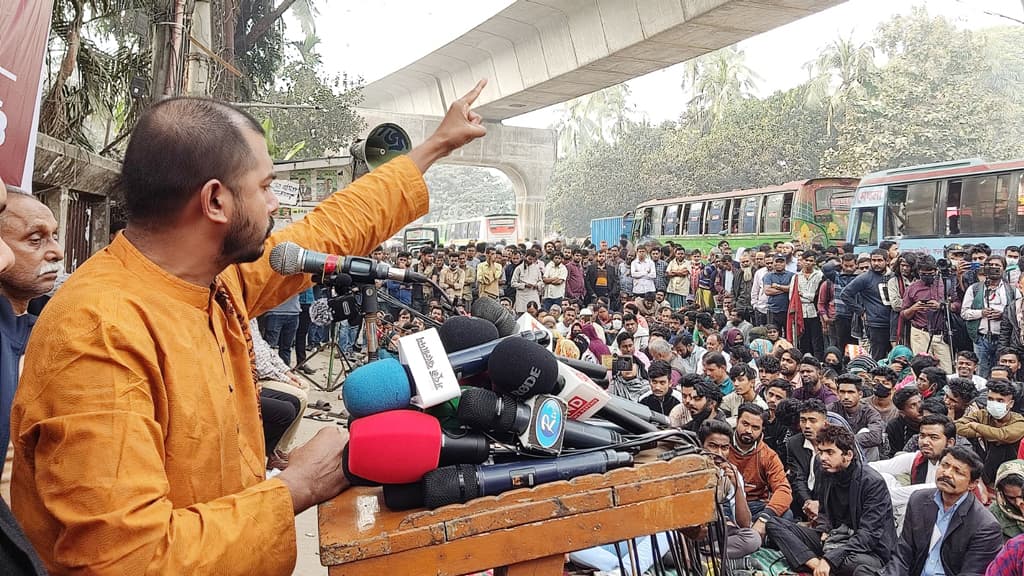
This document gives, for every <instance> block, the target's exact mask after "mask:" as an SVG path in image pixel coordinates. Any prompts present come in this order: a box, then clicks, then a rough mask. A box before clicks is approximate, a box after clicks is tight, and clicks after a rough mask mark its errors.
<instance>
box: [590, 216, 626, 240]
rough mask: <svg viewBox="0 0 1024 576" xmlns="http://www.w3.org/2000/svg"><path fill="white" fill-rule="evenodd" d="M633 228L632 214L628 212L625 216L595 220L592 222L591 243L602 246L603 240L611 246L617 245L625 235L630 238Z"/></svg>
mask: <svg viewBox="0 0 1024 576" xmlns="http://www.w3.org/2000/svg"><path fill="white" fill-rule="evenodd" d="M632 228H633V213H632V212H627V213H626V215H625V216H610V217H608V218H594V219H593V220H591V221H590V241H591V242H593V243H594V246H600V245H601V241H602V240H603V241H605V242H607V243H608V245H609V246H611V245H613V244H617V243H618V242H619V237H620V236H622V235H623V234H626V235H627V236H628V235H629V233H630V230H632Z"/></svg>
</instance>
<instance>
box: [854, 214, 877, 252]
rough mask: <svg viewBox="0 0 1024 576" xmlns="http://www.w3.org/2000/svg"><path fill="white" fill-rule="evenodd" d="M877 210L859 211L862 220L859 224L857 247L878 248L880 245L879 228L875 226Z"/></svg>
mask: <svg viewBox="0 0 1024 576" xmlns="http://www.w3.org/2000/svg"><path fill="white" fill-rule="evenodd" d="M875 210H876V209H875V208H862V209H861V210H860V211H859V214H858V216H859V218H860V220H859V221H858V222H857V238H856V239H855V242H854V243H855V244H856V245H857V246H877V245H878V226H876V225H875V221H876V216H877V214H876V212H875Z"/></svg>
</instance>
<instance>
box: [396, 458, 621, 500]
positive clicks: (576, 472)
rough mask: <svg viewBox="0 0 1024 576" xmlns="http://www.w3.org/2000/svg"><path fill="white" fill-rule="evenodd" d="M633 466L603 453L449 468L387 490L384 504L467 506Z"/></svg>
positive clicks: (433, 471)
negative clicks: (519, 490) (486, 498)
mask: <svg viewBox="0 0 1024 576" xmlns="http://www.w3.org/2000/svg"><path fill="white" fill-rule="evenodd" d="M632 464H633V457H632V456H631V455H629V454H627V453H624V452H616V451H615V450H602V451H600V452H591V453H588V454H573V455H570V456H560V457H558V458H551V459H545V460H529V461H522V462H508V463H505V464H491V465H485V466H472V465H466V464H461V465H456V466H445V467H443V468H438V469H437V470H432V471H430V472H428V473H427V474H426V475H425V476H424V477H423V481H422V482H419V483H417V484H415V485H411V486H397V487H390V486H385V487H384V502H385V504H387V505H388V507H389V508H391V506H392V505H395V506H404V507H405V508H392V509H393V510H403V509H405V510H408V509H410V508H418V507H420V505H422V506H424V507H426V508H429V509H431V510H433V509H435V508H440V507H441V506H447V505H449V504H463V503H466V502H469V501H470V500H473V499H475V498H479V497H481V496H496V495H498V494H502V493H504V492H508V491H510V490H514V489H516V488H531V487H533V486H537V485H538V484H547V483H550V482H557V481H559V480H570V479H572V478H577V477H579V476H586V475H587V474H604V473H605V472H607V471H608V470H613V469H615V468H622V467H624V466H630V465H632ZM417 497H420V498H422V501H420V500H418V498H417Z"/></svg>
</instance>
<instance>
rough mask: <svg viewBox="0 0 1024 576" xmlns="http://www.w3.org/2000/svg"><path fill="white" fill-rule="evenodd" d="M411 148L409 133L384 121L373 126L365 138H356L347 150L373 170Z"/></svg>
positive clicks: (396, 125)
mask: <svg viewBox="0 0 1024 576" xmlns="http://www.w3.org/2000/svg"><path fill="white" fill-rule="evenodd" d="M411 149H412V141H411V140H410V138H409V134H408V133H406V131H405V130H402V127H401V126H399V125H398V124H393V123H391V122H386V123H384V124H378V125H377V126H374V128H373V130H370V133H369V134H368V135H367V136H366V139H365V140H362V139H360V140H356V141H355V142H354V143H353V144H352V147H351V148H350V149H349V151H350V152H351V153H352V157H353V158H355V159H356V160H361V161H362V162H365V163H366V167H367V168H369V169H370V170H373V169H374V168H376V167H378V166H380V165H381V164H384V163H385V162H387V161H389V160H391V159H392V158H395V157H397V156H401V155H403V154H407V153H408V152H409V150H411Z"/></svg>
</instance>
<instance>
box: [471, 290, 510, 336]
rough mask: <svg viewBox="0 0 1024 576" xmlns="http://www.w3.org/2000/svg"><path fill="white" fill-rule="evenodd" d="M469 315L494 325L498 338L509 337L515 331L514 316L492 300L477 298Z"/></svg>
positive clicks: (499, 303)
mask: <svg viewBox="0 0 1024 576" xmlns="http://www.w3.org/2000/svg"><path fill="white" fill-rule="evenodd" d="M470 313H472V314H473V316H476V317H477V318H483V319H484V320H487V321H488V322H490V323H492V324H494V326H495V327H496V328H497V329H498V335H499V336H511V335H512V334H514V333H515V332H516V330H517V327H516V317H515V315H514V314H513V313H512V312H509V311H508V310H507V309H505V307H504V306H502V305H501V302H498V301H497V300H495V299H494V298H490V297H487V298H477V299H476V301H474V302H473V306H472V308H471V310H470Z"/></svg>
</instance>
